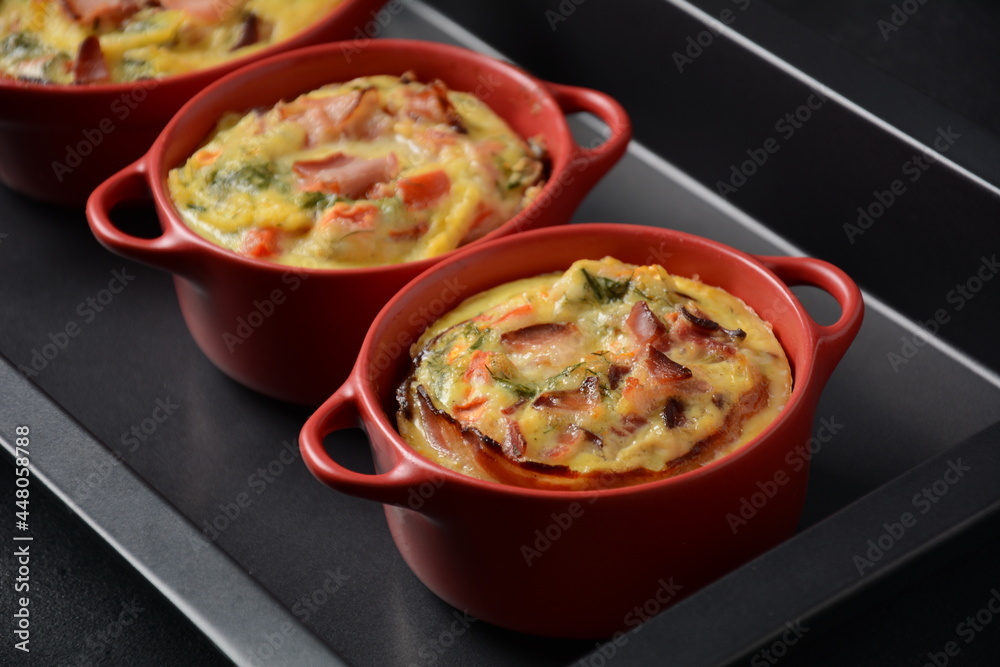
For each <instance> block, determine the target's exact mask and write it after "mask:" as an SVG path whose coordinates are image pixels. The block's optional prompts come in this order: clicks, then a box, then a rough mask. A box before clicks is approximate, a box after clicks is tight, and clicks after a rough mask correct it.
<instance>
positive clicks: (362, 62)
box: [87, 40, 631, 405]
mask: <svg viewBox="0 0 1000 667" xmlns="http://www.w3.org/2000/svg"><path fill="white" fill-rule="evenodd" d="M407 70H412V71H414V72H415V73H416V75H417V77H419V78H420V79H421V80H425V81H426V80H431V79H433V78H435V77H436V78H439V79H441V80H443V81H444V82H445V84H447V85H448V86H449V87H450V88H451V89H453V90H462V91H469V92H472V93H474V94H475V95H477V96H478V97H480V98H481V99H483V100H484V101H485V102H486V103H487V104H488V105H489V106H490V107H492V109H493V110H494V111H495V112H497V113H498V114H499V115H500V116H501V117H502V118H504V119H505V120H506V121H507V122H508V124H509V125H510V126H511V127H512V128H513V129H514V130H515V131H516V132H517V133H518V134H520V135H521V136H522V137H525V138H527V137H531V136H535V135H541V136H542V137H544V140H545V143H546V146H547V147H548V149H549V154H550V156H551V160H552V174H551V176H550V177H549V179H548V182H547V183H546V185H545V187H544V188H543V189H542V191H541V192H540V193H539V195H538V196H537V197H536V199H535V200H534V202H533V203H532V204H531V205H530V206H528V207H526V208H525V209H524V210H523V211H521V212H520V213H519V214H518V215H517V216H515V217H514V218H512V219H510V220H508V221H507V222H506V223H504V224H503V225H502V226H500V227H499V228H498V229H496V230H494V231H493V232H492V233H490V234H488V235H486V236H485V237H483V239H480V240H479V241H475V242H474V243H475V244H478V243H482V242H483V241H484V240H486V239H491V238H496V237H499V236H505V235H508V234H512V233H514V232H517V231H520V230H523V229H530V228H534V227H544V226H548V225H555V224H562V223H565V222H566V221H567V220H568V219H569V217H570V216H571V215H572V213H573V211H574V210H575V209H576V207H577V205H578V204H579V203H580V200H581V199H583V197H584V195H586V193H587V192H588V191H589V189H590V188H591V186H593V185H594V184H595V183H596V182H597V181H598V180H599V179H600V178H601V177H602V176H603V175H604V174H605V173H606V172H607V171H608V169H610V168H611V167H612V165H614V163H615V162H616V161H617V160H618V159H619V158H620V157H621V156H622V154H623V153H624V152H625V149H626V147H627V145H628V142H629V139H630V138H631V125H630V123H629V120H628V116H627V115H626V114H625V111H624V110H623V109H622V108H621V106H620V105H619V104H618V103H617V102H615V101H614V100H612V99H611V98H610V97H608V96H606V95H604V94H602V93H599V92H597V91H593V90H588V89H585V88H575V87H571V86H562V85H558V84H554V83H545V82H541V81H538V80H537V79H534V78H532V77H530V76H529V75H527V74H525V73H524V72H522V71H520V70H518V69H516V68H514V67H512V66H510V65H507V64H505V63H502V62H500V61H499V60H496V59H494V58H490V57H487V56H484V55H482V54H478V53H476V52H473V51H468V50H466V49H462V48H458V47H453V46H447V45H444V44H437V43H432V42H418V41H407V40H376V41H369V42H361V41H359V42H341V43H337V44H328V45H323V46H317V47H310V48H308V49H302V50H299V51H295V52H292V53H288V54H285V55H281V56H276V57H274V58H272V59H269V60H265V61H263V62H260V63H256V64H254V65H251V66H249V67H247V68H245V69H243V70H241V71H239V72H237V73H235V74H232V75H230V76H228V77H226V78H224V79H222V80H220V81H218V82H217V83H215V84H214V85H212V86H210V87H209V88H207V89H205V91H204V92H202V93H201V94H199V95H197V96H196V97H195V98H193V99H192V100H191V101H190V102H189V103H188V104H187V105H185V106H184V108H183V109H181V111H180V112H179V113H178V114H177V116H176V117H175V118H174V119H173V120H172V121H171V122H170V124H169V125H167V127H166V129H165V130H164V131H163V133H162V134H161V135H160V136H159V138H158V139H157V140H156V142H155V143H154V144H153V147H152V148H151V149H150V151H149V152H148V153H147V154H146V155H145V156H143V157H142V158H141V159H140V160H138V161H137V162H135V163H133V164H132V165H130V166H129V167H127V168H125V169H124V170H122V171H120V172H119V173H117V174H115V175H114V176H112V177H111V178H110V179H108V180H107V181H106V182H105V183H103V184H102V185H101V186H100V187H98V188H97V190H96V191H95V192H94V194H93V196H91V198H90V201H89V202H88V204H87V217H88V219H89V221H90V226H91V229H92V230H93V232H94V234H95V236H97V238H98V240H99V241H100V242H101V243H102V244H104V245H105V246H107V247H108V248H109V249H111V250H112V251H114V252H116V253H118V254H120V255H123V256H125V257H128V258H130V259H134V260H136V261H140V262H144V263H146V264H150V265H152V266H155V267H158V268H161V269H164V270H167V271H170V272H173V273H174V274H176V277H175V282H176V287H177V298H178V300H179V301H180V305H181V311H182V312H183V314H184V319H185V321H186V322H187V325H188V328H189V329H190V331H191V334H192V336H193V337H194V339H195V341H197V343H198V345H199V346H200V347H201V349H202V351H204V353H205V354H206V355H207V356H208V357H209V359H211V360H212V361H213V362H214V363H215V364H216V365H217V366H218V367H219V368H221V369H222V370H223V371H225V372H226V373H228V374H229V375H230V376H232V377H233V378H235V379H236V380H238V381H239V382H242V383H243V384H245V385H247V386H249V387H251V388H253V389H256V390H257V391H260V392H262V393H264V394H267V395H269V396H273V397H275V398H280V399H283V400H287V401H292V402H297V403H303V404H308V405H319V404H320V403H321V402H323V401H324V400H325V399H326V398H327V397H329V395H330V394H331V393H332V392H333V391H334V390H335V389H336V388H337V387H338V386H339V385H340V384H341V383H342V382H343V380H344V379H345V378H346V377H347V374H348V373H349V372H350V369H351V367H352V366H353V365H354V360H355V358H356V356H357V351H358V349H359V348H360V346H361V341H362V340H363V339H364V335H365V331H366V330H367V327H368V325H369V324H370V323H371V320H372V319H373V318H374V317H375V315H376V314H377V313H378V311H379V309H381V308H382V306H383V305H385V303H386V301H388V300H389V299H390V298H391V297H392V296H393V295H394V294H395V293H396V291H397V290H398V289H399V288H400V287H402V286H403V285H405V284H406V283H407V281H409V280H410V279H412V278H413V277H414V276H416V275H417V274H419V273H420V272H421V271H423V270H424V269H426V268H428V267H429V266H431V265H432V264H434V263H435V262H437V261H439V258H430V259H425V260H420V261H416V262H409V263H406V264H394V265H387V266H377V267H370V268H363V269H292V268H290V267H287V266H282V265H279V264H275V263H272V262H267V261H265V260H260V259H254V258H250V257H246V256H243V255H239V254H237V253H235V252H232V251H230V250H227V249H224V248H222V247H220V246H217V245H215V244H213V243H211V242H209V241H206V240H205V239H203V238H202V237H200V236H199V235H198V234H196V233H195V232H194V231H192V230H191V229H190V228H188V227H187V226H186V225H185V224H184V223H183V221H182V219H181V217H180V214H179V213H178V212H177V210H176V208H175V207H174V205H173V203H172V202H171V200H170V196H169V193H168V191H167V187H166V177H167V172H168V171H169V170H170V169H171V168H173V167H176V166H178V165H180V164H182V163H183V162H184V161H185V160H187V158H188V157H189V156H190V155H191V154H192V153H193V152H194V151H195V150H196V149H197V148H198V146H199V145H200V144H201V143H202V141H203V140H204V139H205V137H206V136H207V135H208V134H209V133H210V132H211V131H212V130H213V129H214V128H215V124H216V121H217V120H218V118H219V117H220V116H221V115H222V114H223V113H224V112H226V111H230V110H243V109H251V108H254V107H270V106H272V105H273V104H275V103H276V102H278V101H279V100H281V99H286V100H287V99H291V98H294V97H296V96H297V95H299V94H301V93H305V92H308V91H310V90H313V89H315V88H318V87H319V86H322V85H324V84H327V83H333V82H338V81H346V80H349V79H352V78H354V77H358V76H369V75H375V74H396V75H400V74H403V73H404V72H406V71H407ZM576 111H587V112H590V113H593V114H595V115H596V116H598V117H599V118H601V119H602V120H603V121H604V122H605V123H606V124H607V125H608V127H609V129H610V137H609V138H608V139H607V140H606V141H604V142H603V143H602V144H600V145H598V146H596V147H587V148H585V147H581V146H579V145H577V143H576V141H574V139H573V136H572V135H571V133H570V130H569V127H568V126H567V124H566V118H565V114H567V113H572V112H576ZM147 191H152V194H153V200H154V203H155V205H156V210H157V214H158V215H159V219H160V226H161V228H162V230H163V233H162V235H160V236H159V237H157V238H154V239H142V238H137V237H135V236H131V235H129V234H126V233H125V232H123V231H121V230H120V229H118V228H117V227H116V226H115V225H114V223H113V222H112V220H111V216H110V213H111V210H112V208H114V206H115V205H116V204H118V203H120V202H123V201H126V200H130V199H136V198H140V197H143V196H145V195H146V193H147Z"/></svg>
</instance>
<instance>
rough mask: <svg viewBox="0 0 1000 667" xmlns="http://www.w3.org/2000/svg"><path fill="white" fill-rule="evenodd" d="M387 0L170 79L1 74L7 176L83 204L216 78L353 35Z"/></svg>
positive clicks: (59, 200)
mask: <svg viewBox="0 0 1000 667" xmlns="http://www.w3.org/2000/svg"><path fill="white" fill-rule="evenodd" d="M384 1H385V0H344V1H343V2H342V3H341V4H340V5H339V6H337V7H336V8H334V9H333V10H332V11H331V12H330V13H329V14H328V15H327V16H325V17H323V18H321V19H319V20H318V21H316V23H314V24H313V25H312V26H310V27H309V28H307V29H306V30H303V31H302V32H300V33H298V34H297V35H295V36H293V37H291V38H290V39H287V40H284V41H282V42H279V43H277V44H272V45H271V46H268V47H267V48H264V49H261V50H260V51H257V52H256V53H253V54H250V55H247V56H244V57H242V58H237V59H234V60H231V61H228V62H225V63H221V64H219V65H216V66H214V67H209V68H206V69H202V70H197V71H194V72H189V73H186V74H178V75H176V76H171V77H166V78H163V79H150V80H147V81H137V82H129V83H116V84H101V85H85V86H72V85H48V84H40V83H29V82H26V81H20V80H16V79H10V78H6V77H2V76H0V109H2V110H3V111H2V112H0V181H2V182H3V183H4V184H5V185H7V186H8V187H10V188H11V189H13V190H17V191H18V192H21V193H23V194H26V195H28V196H30V197H34V198H36V199H40V200H42V201H47V202H52V203H55V204H63V205H68V206H83V205H84V203H85V202H86V201H87V197H88V196H89V195H90V193H91V192H92V191H93V189H94V188H95V187H97V185H99V184H100V183H101V181H103V180H104V179H106V178H107V177H108V176H110V175H112V174H113V173H115V172H116V171H118V170H119V169H121V168H122V167H125V166H126V165H128V164H129V163H131V162H132V161H134V160H135V159H136V158H138V157H139V156H140V155H142V154H143V152H144V151H146V150H147V149H148V148H149V146H150V144H152V143H153V140H154V139H155V138H156V135H157V134H159V132H160V130H162V129H163V126H164V125H166V124H167V121H169V120H170V118H171V116H173V115H174V113H175V112H176V111H177V110H178V109H179V108H180V107H181V105H183V104H184V103H185V102H187V101H188V100H189V99H190V98H191V97H192V96H193V95H195V94H196V93H198V92H199V91H201V90H202V89H203V88H204V87H205V86H207V85H208V84H209V83H211V82H212V81H215V80H216V79H218V78H219V77H221V76H223V75H225V74H228V73H229V72H232V71H234V70H236V69H238V68H239V67H241V66H243V65H246V64H248V63H251V62H254V61H256V60H261V59H263V58H266V57H268V56H272V55H275V54H277V53H282V52H284V51H289V50H291V49H295V48H299V47H303V46H309V45H311V44H320V43H323V42H328V41H332V40H335V39H347V38H350V37H354V36H355V35H356V34H357V33H358V32H359V31H360V30H361V29H362V27H364V26H365V25H366V23H367V22H369V21H371V20H372V16H371V12H373V11H377V10H378V8H379V7H380V6H381V5H382V3H383V2H384ZM361 34H364V33H361Z"/></svg>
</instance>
